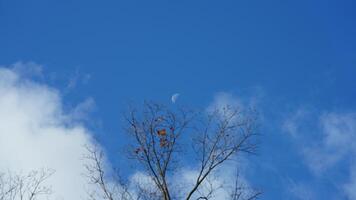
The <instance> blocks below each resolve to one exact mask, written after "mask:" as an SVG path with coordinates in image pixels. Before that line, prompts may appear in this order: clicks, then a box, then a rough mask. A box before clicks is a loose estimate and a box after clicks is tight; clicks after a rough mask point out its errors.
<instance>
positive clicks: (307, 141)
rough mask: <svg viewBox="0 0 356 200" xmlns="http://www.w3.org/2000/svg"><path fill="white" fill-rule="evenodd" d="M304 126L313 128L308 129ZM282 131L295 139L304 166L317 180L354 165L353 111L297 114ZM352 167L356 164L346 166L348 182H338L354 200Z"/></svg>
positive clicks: (355, 118) (355, 123) (355, 131)
mask: <svg viewBox="0 0 356 200" xmlns="http://www.w3.org/2000/svg"><path fill="white" fill-rule="evenodd" d="M306 119H308V120H306ZM307 123H309V124H315V125H314V126H308V125H307ZM306 127H307V128H306ZM283 129H284V130H285V131H287V132H289V133H291V134H292V136H293V138H294V139H296V141H297V144H299V145H300V152H301V153H302V155H303V157H304V160H305V163H306V165H307V166H308V167H309V169H310V170H311V171H312V172H313V173H314V174H315V175H316V176H317V177H319V176H320V175H323V174H324V173H325V172H326V171H328V170H330V169H335V168H336V167H340V166H341V165H344V164H347V163H352V162H355V161H353V160H352V158H355V157H356V113H355V112H344V113H336V112H325V113H323V114H320V115H316V116H315V117H310V116H306V115H305V112H304V113H302V112H297V113H296V114H295V115H293V116H292V117H291V118H289V119H288V120H287V121H286V122H285V123H284V124H283ZM311 133H314V134H313V135H312V136H313V137H310V134H311ZM315 133H316V134H315ZM355 166H356V165H355V163H354V164H351V166H349V168H350V171H349V174H350V176H349V180H347V181H344V182H343V183H337V184H338V185H343V188H344V192H345V194H346V195H347V196H348V197H349V198H350V199H356V193H355V192H354V191H356V175H355V171H356V167H355Z"/></svg>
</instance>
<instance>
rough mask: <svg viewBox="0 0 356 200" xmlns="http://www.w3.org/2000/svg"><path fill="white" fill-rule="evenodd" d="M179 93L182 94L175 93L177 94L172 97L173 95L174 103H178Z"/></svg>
mask: <svg viewBox="0 0 356 200" xmlns="http://www.w3.org/2000/svg"><path fill="white" fill-rule="evenodd" d="M179 95H180V94H179V93H175V94H173V95H172V97H171V101H172V103H176V101H177V99H178V97H179Z"/></svg>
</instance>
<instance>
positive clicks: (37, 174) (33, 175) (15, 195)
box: [0, 169, 54, 200]
mask: <svg viewBox="0 0 356 200" xmlns="http://www.w3.org/2000/svg"><path fill="white" fill-rule="evenodd" d="M53 173H54V171H53V170H49V169H41V170H37V171H31V172H30V173H28V174H27V175H19V174H17V175H12V173H10V172H8V173H0V200H37V199H38V198H39V197H40V196H49V195H50V194H51V193H52V190H51V187H49V186H46V185H44V183H45V181H46V180H47V179H48V178H49V177H50V176H51V175H52V174H53Z"/></svg>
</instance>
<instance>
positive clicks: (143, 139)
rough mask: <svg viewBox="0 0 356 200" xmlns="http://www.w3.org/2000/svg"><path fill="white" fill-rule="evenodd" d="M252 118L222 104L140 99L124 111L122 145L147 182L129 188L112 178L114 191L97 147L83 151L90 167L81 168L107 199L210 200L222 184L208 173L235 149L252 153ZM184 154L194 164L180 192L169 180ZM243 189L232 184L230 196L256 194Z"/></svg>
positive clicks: (253, 196) (235, 153) (252, 114)
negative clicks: (202, 106) (191, 106)
mask: <svg viewBox="0 0 356 200" xmlns="http://www.w3.org/2000/svg"><path fill="white" fill-rule="evenodd" d="M256 120H257V115H256V112H255V111H254V110H253V109H244V110H243V109H241V108H235V107H231V106H226V107H223V108H216V109H214V110H208V111H202V112H193V111H191V110H186V109H180V108H175V109H170V108H168V107H166V106H164V105H161V104H156V103H151V102H145V104H144V106H143V108H141V109H134V108H131V109H129V112H128V113H127V114H126V115H125V122H126V125H127V126H126V127H125V132H126V133H127V134H126V136H128V139H131V140H130V142H129V144H128V148H127V149H128V150H127V152H128V155H129V156H128V157H129V159H132V160H135V161H136V163H137V164H138V165H137V167H138V169H139V170H143V171H144V172H145V174H146V175H147V177H148V178H149V180H150V181H151V183H152V184H149V186H144V185H143V184H140V183H136V185H135V188H136V189H135V190H134V191H133V190H132V186H131V187H130V185H129V183H128V181H118V182H116V184H118V185H117V186H116V187H114V188H116V189H114V188H113V187H112V184H113V183H110V184H109V183H108V182H107V181H106V179H105V170H104V169H103V165H102V153H101V152H100V151H98V150H97V149H96V150H95V149H94V150H93V149H89V156H87V159H89V160H91V161H93V162H92V163H93V165H87V166H86V168H87V171H88V172H89V173H88V174H89V176H88V177H89V180H90V182H91V183H93V184H96V185H97V186H99V188H100V191H101V192H102V193H103V195H102V196H103V199H108V200H121V199H123V200H133V199H153V200H154V199H157V200H173V199H185V200H192V199H194V200H198V199H214V193H215V192H216V191H217V190H218V189H219V188H220V187H222V188H227V186H224V185H222V186H217V185H214V184H213V183H212V181H211V180H212V179H213V178H214V177H213V174H214V172H215V171H216V170H217V169H219V168H221V167H222V166H223V165H224V164H225V163H227V162H228V161H229V160H232V159H234V158H236V156H238V155H239V154H240V153H247V154H251V153H254V152H255V150H256V137H255V136H256ZM184 155H195V161H196V162H195V166H198V167H197V176H196V179H195V181H194V183H193V184H192V185H189V186H184V187H189V188H184V189H183V190H182V191H186V193H185V194H184V193H183V192H182V191H178V186H177V185H175V183H174V181H173V180H172V177H173V175H174V174H175V173H177V172H178V166H179V165H178V163H182V162H184V161H187V160H189V159H186V160H184V157H185V156H184ZM190 162H191V158H190ZM236 179H237V180H238V176H236ZM109 185H110V186H109ZM117 188H119V189H117ZM130 188H131V189H130ZM203 188H204V189H203ZM243 191H246V189H245V188H244V187H240V186H238V185H237V182H236V183H235V186H234V190H233V192H232V193H231V195H230V197H231V200H245V199H249V200H252V199H257V198H258V196H259V195H260V192H256V191H253V190H250V191H249V195H242V194H243ZM94 199H95V198H94Z"/></svg>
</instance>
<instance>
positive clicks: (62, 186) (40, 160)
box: [0, 63, 93, 200]
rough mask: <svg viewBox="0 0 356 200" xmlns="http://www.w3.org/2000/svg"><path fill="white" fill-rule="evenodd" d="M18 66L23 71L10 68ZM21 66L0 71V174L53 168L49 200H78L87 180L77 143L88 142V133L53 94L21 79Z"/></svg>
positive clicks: (43, 86) (47, 88)
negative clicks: (64, 110)
mask: <svg viewBox="0 0 356 200" xmlns="http://www.w3.org/2000/svg"><path fill="white" fill-rule="evenodd" d="M20 65H21V67H22V69H24V67H25V65H26V64H23V63H22V64H15V65H14V67H15V69H16V66H20ZM31 65H34V64H31ZM21 67H18V68H17V69H16V70H14V69H6V68H0V94H1V95H0V171H8V170H10V171H14V172H22V173H26V172H28V171H31V170H36V169H40V168H50V169H54V170H55V171H56V172H55V174H54V175H53V176H51V177H50V179H48V182H47V183H48V184H49V185H52V188H53V191H54V194H53V195H54V199H58V200H60V199H65V200H79V199H83V198H84V197H86V190H85V188H84V187H85V186H86V183H87V181H86V179H85V177H83V173H84V167H83V164H84V163H83V162H85V161H84V160H83V159H81V158H82V157H83V155H84V154H85V153H86V150H85V148H83V145H91V144H93V143H92V138H91V136H90V133H89V132H88V130H87V129H86V128H85V127H84V126H82V125H80V124H79V123H77V122H76V121H75V120H74V119H73V118H72V116H71V115H70V114H66V113H64V112H63V109H62V100H61V95H60V93H59V92H58V91H57V90H55V89H54V88H51V87H48V86H46V85H43V84H39V83H36V82H33V81H31V80H28V79H26V78H25V76H24V75H23V74H21V73H20V71H19V70H21ZM39 68H40V67H38V69H39ZM37 72H38V73H39V72H40V70H37V71H36V73H37ZM20 74H21V75H20ZM25 74H27V72H26V73H25ZM91 103H92V102H91V101H89V103H85V104H84V106H81V107H85V108H86V107H87V104H91ZM81 107H80V108H78V110H82V108H81ZM78 110H77V111H78ZM77 111H75V112H74V113H76V115H77V114H78V113H80V115H82V114H83V112H82V111H80V112H79V111H78V112H77Z"/></svg>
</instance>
